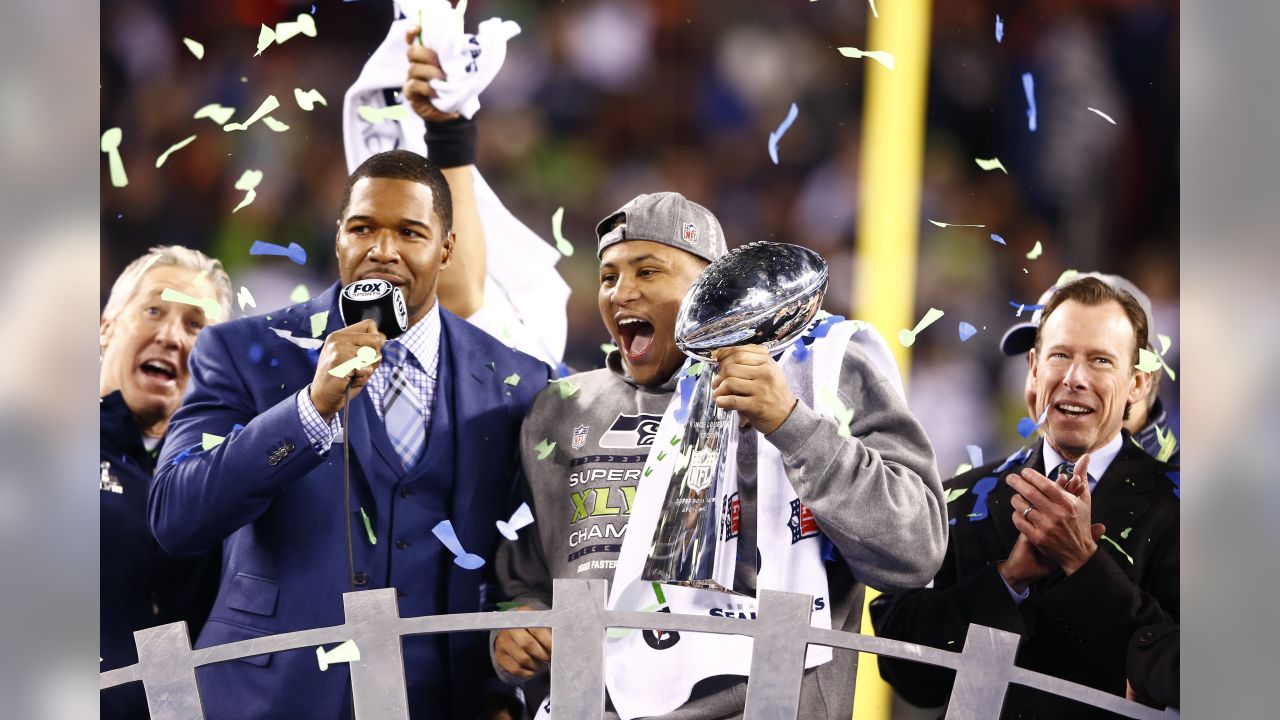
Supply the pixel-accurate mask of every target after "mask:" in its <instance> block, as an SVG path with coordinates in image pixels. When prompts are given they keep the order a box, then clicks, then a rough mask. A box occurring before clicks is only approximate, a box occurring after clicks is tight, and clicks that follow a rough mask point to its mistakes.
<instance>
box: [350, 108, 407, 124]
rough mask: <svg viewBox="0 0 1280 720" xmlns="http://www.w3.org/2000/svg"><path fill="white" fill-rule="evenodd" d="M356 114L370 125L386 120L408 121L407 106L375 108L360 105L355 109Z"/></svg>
mask: <svg viewBox="0 0 1280 720" xmlns="http://www.w3.org/2000/svg"><path fill="white" fill-rule="evenodd" d="M356 113H357V114H358V115H359V116H360V117H361V118H363V119H364V121H365V122H367V123H370V124H377V123H380V122H384V121H387V120H408V119H409V106H408V105H392V106H391V107H385V108H375V107H370V106H368V105H361V106H360V107H358V108H356Z"/></svg>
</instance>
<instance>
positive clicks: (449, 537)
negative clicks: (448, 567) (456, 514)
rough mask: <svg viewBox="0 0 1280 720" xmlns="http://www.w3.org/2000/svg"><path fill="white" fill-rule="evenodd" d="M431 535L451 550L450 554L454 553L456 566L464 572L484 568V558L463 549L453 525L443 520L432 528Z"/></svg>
mask: <svg viewBox="0 0 1280 720" xmlns="http://www.w3.org/2000/svg"><path fill="white" fill-rule="evenodd" d="M431 533H432V534H433V535H435V536H436V537H437V538H439V539H440V542H442V543H444V546H445V547H447V548H449V552H451V553H453V564H454V565H457V566H458V567H460V568H462V569H463V570H478V569H480V568H482V567H484V558H482V557H480V556H479V555H475V554H472V553H469V552H467V551H466V550H463V549H462V543H461V542H459V541H458V533H456V532H454V530H453V523H451V522H449V521H448V520H441V521H440V522H439V523H438V524H436V526H435V527H433V528H431Z"/></svg>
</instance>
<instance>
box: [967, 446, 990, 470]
mask: <svg viewBox="0 0 1280 720" xmlns="http://www.w3.org/2000/svg"><path fill="white" fill-rule="evenodd" d="M964 450H965V452H967V453H969V463H970V464H971V465H973V466H974V467H982V466H983V465H985V464H986V463H984V462H982V448H980V447H978V446H977V445H965V446H964Z"/></svg>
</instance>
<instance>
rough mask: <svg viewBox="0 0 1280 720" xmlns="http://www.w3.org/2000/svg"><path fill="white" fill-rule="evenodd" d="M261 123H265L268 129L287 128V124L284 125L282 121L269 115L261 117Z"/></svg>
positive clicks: (282, 130) (282, 129)
mask: <svg viewBox="0 0 1280 720" xmlns="http://www.w3.org/2000/svg"><path fill="white" fill-rule="evenodd" d="M262 124H263V125H266V126H267V127H268V128H269V129H271V130H273V131H275V132H284V131H285V130H288V129H289V126H288V125H285V124H284V123H282V122H280V121H279V120H277V119H275V118H273V117H271V116H270V115H268V116H266V117H264V118H262Z"/></svg>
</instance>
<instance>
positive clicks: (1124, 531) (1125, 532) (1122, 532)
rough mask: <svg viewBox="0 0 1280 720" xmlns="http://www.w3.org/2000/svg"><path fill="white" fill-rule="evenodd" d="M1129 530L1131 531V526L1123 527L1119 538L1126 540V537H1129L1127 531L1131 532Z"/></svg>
mask: <svg viewBox="0 0 1280 720" xmlns="http://www.w3.org/2000/svg"><path fill="white" fill-rule="evenodd" d="M1131 532H1133V528H1131V527H1127V528H1125V529H1124V530H1122V531H1120V539H1121V540H1128V539H1129V533H1131Z"/></svg>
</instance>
